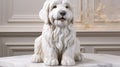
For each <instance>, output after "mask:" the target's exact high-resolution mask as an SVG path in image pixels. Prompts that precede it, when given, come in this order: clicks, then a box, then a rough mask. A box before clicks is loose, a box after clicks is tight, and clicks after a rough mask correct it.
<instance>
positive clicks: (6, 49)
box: [0, 0, 120, 56]
mask: <svg viewBox="0 0 120 67" xmlns="http://www.w3.org/2000/svg"><path fill="white" fill-rule="evenodd" d="M44 1H45V0H0V56H10V55H23V54H32V53H33V43H34V39H35V38H36V37H37V36H39V35H40V34H41V30H42V25H43V22H42V21H41V20H40V19H39V17H38V13H39V10H40V9H41V8H42V5H43V3H44ZM118 1H119V0H118ZM116 2H117V0H116ZM72 3H73V7H74V12H75V22H76V23H75V24H74V25H75V30H77V36H78V37H79V39H80V41H81V46H82V49H81V50H82V52H87V53H108V54H115V55H120V32H119V31H120V28H119V27H120V24H119V23H94V25H88V26H87V25H85V26H84V25H81V24H80V22H81V17H83V18H84V19H83V20H84V21H86V19H85V17H87V15H86V12H87V11H90V12H88V13H89V15H90V17H87V19H89V20H87V21H94V20H95V18H94V7H95V5H94V4H93V3H94V0H91V1H87V0H75V1H74V0H72ZM87 4H89V6H90V8H88V7H87V6H85V5H87ZM81 8H84V9H83V11H85V12H84V13H83V16H81V13H82V12H81ZM91 17H92V18H91ZM115 20H116V19H114V21H115ZM99 21H101V20H99ZM82 23H83V22H82ZM92 23H93V22H92Z"/></svg>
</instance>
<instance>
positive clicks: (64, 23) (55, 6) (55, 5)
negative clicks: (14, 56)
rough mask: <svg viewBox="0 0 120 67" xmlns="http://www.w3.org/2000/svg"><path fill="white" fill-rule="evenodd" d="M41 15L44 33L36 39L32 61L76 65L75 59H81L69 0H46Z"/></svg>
mask: <svg viewBox="0 0 120 67" xmlns="http://www.w3.org/2000/svg"><path fill="white" fill-rule="evenodd" d="M39 16H40V18H41V19H42V20H43V21H44V22H45V23H44V26H43V31H42V35H41V36H39V37H38V38H36V40H35V45H34V55H33V56H32V62H41V61H43V62H44V63H45V64H46V65H58V64H62V65H74V64H75V60H81V54H80V44H79V42H78V40H77V38H76V32H75V31H74V30H73V11H72V7H71V4H70V2H69V0H46V2H45V4H44V6H43V8H42V9H41V11H40V13H39Z"/></svg>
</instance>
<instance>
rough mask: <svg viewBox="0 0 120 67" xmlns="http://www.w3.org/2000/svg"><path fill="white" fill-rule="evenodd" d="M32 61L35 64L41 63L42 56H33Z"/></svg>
mask: <svg viewBox="0 0 120 67" xmlns="http://www.w3.org/2000/svg"><path fill="white" fill-rule="evenodd" d="M31 60H32V62H33V63H39V62H41V61H42V59H41V56H40V55H37V54H34V55H32V58H31Z"/></svg>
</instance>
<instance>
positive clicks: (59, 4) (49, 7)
mask: <svg viewBox="0 0 120 67" xmlns="http://www.w3.org/2000/svg"><path fill="white" fill-rule="evenodd" d="M39 16H40V18H41V19H42V20H43V21H44V22H45V23H49V24H52V25H55V26H59V27H63V26H67V25H69V24H70V23H72V22H73V13H72V7H71V4H70V3H69V1H68V0H47V1H46V2H45V4H44V6H43V8H42V9H41V11H40V14H39Z"/></svg>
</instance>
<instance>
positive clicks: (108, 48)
mask: <svg viewBox="0 0 120 67" xmlns="http://www.w3.org/2000/svg"><path fill="white" fill-rule="evenodd" d="M99 51H103V52H104V51H110V52H111V51H119V52H120V46H118V47H115V46H114V47H110V46H109V47H94V53H99ZM116 54H120V53H116Z"/></svg>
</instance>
